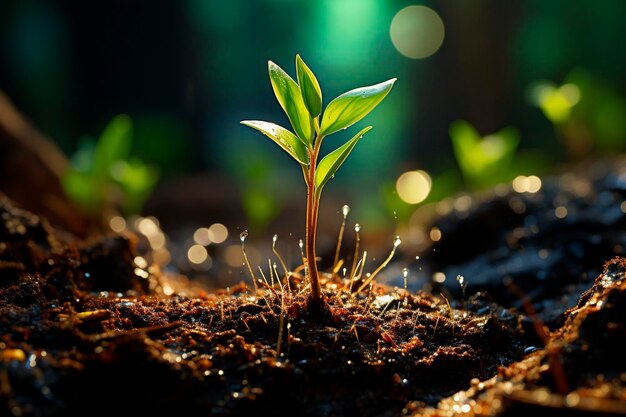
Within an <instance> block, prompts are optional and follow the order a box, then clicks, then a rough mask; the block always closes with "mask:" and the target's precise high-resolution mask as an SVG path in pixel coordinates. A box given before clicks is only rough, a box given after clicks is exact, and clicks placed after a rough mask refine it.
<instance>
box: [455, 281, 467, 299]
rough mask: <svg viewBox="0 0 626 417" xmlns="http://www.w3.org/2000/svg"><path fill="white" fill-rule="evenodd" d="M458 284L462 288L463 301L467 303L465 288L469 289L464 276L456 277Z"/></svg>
mask: <svg viewBox="0 0 626 417" xmlns="http://www.w3.org/2000/svg"><path fill="white" fill-rule="evenodd" d="M456 282H458V283H459V285H460V286H461V292H462V293H463V301H465V287H467V281H465V277H464V276H463V275H457V276H456Z"/></svg>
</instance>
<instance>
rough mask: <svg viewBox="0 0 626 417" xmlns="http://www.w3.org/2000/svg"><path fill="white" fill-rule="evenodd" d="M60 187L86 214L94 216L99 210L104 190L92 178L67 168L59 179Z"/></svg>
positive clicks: (102, 201) (102, 202)
mask: <svg viewBox="0 0 626 417" xmlns="http://www.w3.org/2000/svg"><path fill="white" fill-rule="evenodd" d="M61 186H62V187H63V191H64V192H65V194H67V196H68V197H69V198H70V199H71V200H72V201H74V202H75V203H76V204H77V206H78V207H80V208H81V209H82V210H84V211H85V212H86V213H87V214H90V215H96V214H98V212H99V211H100V210H101V208H102V206H103V204H104V190H103V188H102V185H101V184H100V183H99V182H98V181H97V180H96V179H95V178H94V177H93V176H90V175H86V174H85V173H83V172H80V171H78V170H76V169H75V168H69V169H68V170H67V171H66V172H65V174H64V175H63V177H62V178H61Z"/></svg>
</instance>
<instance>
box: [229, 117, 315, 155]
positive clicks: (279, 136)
mask: <svg viewBox="0 0 626 417" xmlns="http://www.w3.org/2000/svg"><path fill="white" fill-rule="evenodd" d="M240 123H241V124H242V125H244V126H248V127H251V128H253V129H256V130H258V131H259V132H261V133H263V134H264V135H265V136H267V137H268V138H270V139H272V140H273V141H274V142H276V144H277V145H278V146H280V147H281V148H283V150H284V151H285V152H287V153H288V154H289V155H291V156H292V157H293V158H294V159H295V160H296V161H298V162H299V163H301V164H303V165H308V164H309V153H308V151H307V149H306V146H305V145H304V143H302V142H301V141H300V139H298V138H297V137H296V135H294V134H293V133H291V132H290V131H289V130H287V129H285V128H284V127H281V126H279V125H277V124H274V123H270V122H263V121H260V120H244V121H242V122H240Z"/></svg>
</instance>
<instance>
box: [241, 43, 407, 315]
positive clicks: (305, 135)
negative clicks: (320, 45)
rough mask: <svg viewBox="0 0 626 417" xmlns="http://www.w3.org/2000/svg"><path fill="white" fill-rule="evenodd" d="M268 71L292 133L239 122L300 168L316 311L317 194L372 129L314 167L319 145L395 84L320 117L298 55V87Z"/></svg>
mask: <svg viewBox="0 0 626 417" xmlns="http://www.w3.org/2000/svg"><path fill="white" fill-rule="evenodd" d="M268 67H269V75H270V81H271V84H272V88H273V89H274V94H275V95H276V98H277V99H278V102H279V103H280V106H281V107H282V108H283V110H284V111H285V113H286V114H287V117H288V118H289V122H290V123H291V126H292V127H293V132H291V131H290V130H288V129H285V128H284V127H281V126H279V125H277V124H274V123H270V122H263V121H259V120H244V121H242V122H241V123H242V124H244V125H246V126H249V127H251V128H253V129H256V130H258V131H260V132H261V133H263V134H264V135H265V136H267V137H269V138H270V139H272V140H273V141H274V142H276V144H277V145H278V146H280V147H281V148H282V149H283V150H284V151H286V152H287V153H288V154H289V155H291V156H292V157H293V158H294V159H295V160H296V161H297V162H298V163H299V164H300V166H301V168H302V173H303V175H304V182H305V183H306V187H307V204H306V207H307V208H306V229H305V236H306V239H305V240H306V250H305V251H306V255H305V260H306V267H307V270H308V274H309V280H310V283H311V295H310V301H311V304H312V306H314V307H316V306H320V304H321V302H322V294H321V285H320V280H319V273H318V270H317V264H316V263H315V238H316V235H317V219H318V208H319V203H320V197H321V194H322V189H323V188H324V186H325V185H326V183H327V182H328V181H329V180H330V179H331V178H332V177H333V176H334V175H335V173H336V172H337V170H338V169H339V167H340V166H341V165H342V164H343V162H344V161H345V160H346V158H347V157H348V155H350V152H352V149H354V147H355V146H356V144H357V142H358V141H359V140H360V139H361V138H362V137H363V135H364V134H365V133H367V132H368V131H369V130H370V129H371V128H372V126H367V127H365V128H364V129H362V130H361V131H360V132H359V133H357V134H356V135H354V136H353V137H352V139H350V140H348V141H347V142H345V143H344V144H343V145H341V146H339V147H338V148H336V149H335V150H334V151H332V152H330V153H329V154H328V155H326V156H325V157H324V158H322V159H321V161H319V162H318V158H319V155H320V149H321V147H322V141H323V140H324V138H325V137H326V136H329V135H331V134H333V133H335V132H338V131H340V130H344V129H346V128H348V127H350V126H352V125H353V124H355V123H356V122H358V121H359V120H361V119H362V118H363V117H365V116H366V115H367V114H368V113H369V112H370V111H372V110H373V109H374V108H375V107H376V106H377V105H378V103H380V102H381V101H382V100H383V99H384V98H385V96H386V95H387V94H388V93H389V91H390V90H391V88H392V87H393V84H394V83H395V81H396V79H395V78H393V79H390V80H388V81H385V82H383V83H380V84H375V85H371V86H368V87H362V88H357V89H354V90H350V91H348V92H346V93H344V94H342V95H340V96H339V97H337V98H335V99H334V100H332V101H331V102H330V103H328V105H327V106H326V109H325V110H324V112H323V113H322V90H321V88H320V85H319V83H318V82H317V79H316V78H315V75H313V72H312V71H311V70H310V69H309V67H308V66H307V65H306V64H305V63H304V61H303V60H302V58H300V55H296V75H297V78H296V79H297V82H296V81H294V79H293V78H291V77H290V76H289V75H288V74H287V73H286V72H285V71H283V70H282V69H281V68H280V67H279V66H278V65H276V64H275V63H273V62H272V61H269V62H268Z"/></svg>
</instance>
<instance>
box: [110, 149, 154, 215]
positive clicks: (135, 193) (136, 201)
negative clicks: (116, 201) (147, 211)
mask: <svg viewBox="0 0 626 417" xmlns="http://www.w3.org/2000/svg"><path fill="white" fill-rule="evenodd" d="M118 169H119V172H118V173H117V175H116V177H117V178H116V179H117V181H118V182H119V184H120V187H121V188H122V190H123V191H124V201H123V203H122V211H123V212H124V213H126V214H132V213H139V212H140V211H141V208H142V207H143V205H144V203H145V201H146V200H147V199H148V197H149V196H150V194H151V193H152V190H153V188H154V186H155V185H156V183H157V181H158V179H159V173H158V171H157V170H156V169H155V168H154V167H151V166H149V165H146V164H144V163H143V162H141V161H139V160H138V159H132V160H130V161H128V162H126V161H124V162H121V163H119V167H118Z"/></svg>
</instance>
